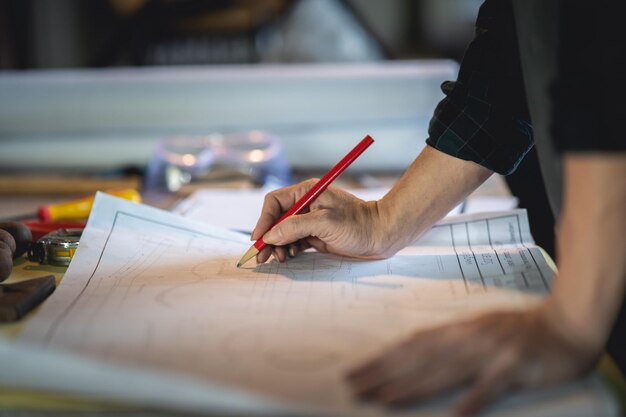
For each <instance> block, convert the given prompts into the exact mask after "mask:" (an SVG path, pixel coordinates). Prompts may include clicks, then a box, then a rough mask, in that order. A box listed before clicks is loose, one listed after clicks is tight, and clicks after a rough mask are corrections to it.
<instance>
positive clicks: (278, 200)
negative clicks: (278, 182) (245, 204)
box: [251, 179, 317, 240]
mask: <svg viewBox="0 0 626 417" xmlns="http://www.w3.org/2000/svg"><path fill="white" fill-rule="evenodd" d="M316 182H317V179H310V180H307V181H304V182H301V183H299V184H296V185H292V186H289V187H285V188H281V189H278V190H275V191H272V192H271V193H268V194H267V195H266V196H265V200H264V201H263V208H262V209H261V215H260V216H259V220H258V221H257V224H256V226H255V227H254V230H253V231H252V236H251V239H252V240H258V239H259V238H260V237H261V236H263V235H264V234H265V232H267V231H268V230H269V229H270V227H272V225H274V223H276V220H278V219H279V218H280V216H282V215H283V213H285V212H286V211H287V210H289V209H290V208H291V207H292V206H293V205H294V204H295V203H296V201H298V200H299V199H300V197H302V196H303V195H304V194H305V193H306V192H307V191H309V190H310V189H311V187H312V186H313V185H314V184H315V183H316Z"/></svg>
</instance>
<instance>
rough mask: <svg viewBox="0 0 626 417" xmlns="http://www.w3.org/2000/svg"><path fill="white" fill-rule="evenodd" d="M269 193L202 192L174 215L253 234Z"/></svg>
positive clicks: (364, 195) (375, 195)
mask: <svg viewBox="0 0 626 417" xmlns="http://www.w3.org/2000/svg"><path fill="white" fill-rule="evenodd" d="M270 191H271V190H270V189H255V190H229V189H225V190H218V189H208V188H207V189H202V190H198V191H196V192H195V193H193V194H192V195H190V196H189V197H188V198H186V199H185V200H183V201H182V202H181V203H180V204H178V205H177V206H176V208H175V209H174V212H175V213H178V214H180V215H182V216H184V217H187V218H188V219H193V220H197V221H200V222H203V223H207V224H212V225H215V226H219V227H223V228H225V229H230V230H239V231H243V232H247V233H250V232H251V231H252V230H253V229H254V226H256V222H257V220H258V219H259V214H261V209H262V208H263V199H264V198H265V195H266V194H267V193H268V192H270ZM347 191H349V192H351V193H352V194H354V195H355V196H357V197H358V198H360V199H362V200H365V201H371V200H378V199H380V198H382V197H383V196H384V195H385V194H386V193H387V192H388V191H389V189H388V188H364V189H353V190H347ZM461 206H462V205H458V206H457V207H455V208H454V209H453V210H452V211H451V212H450V214H459V213H460V211H461Z"/></svg>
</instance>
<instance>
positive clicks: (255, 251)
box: [237, 245, 259, 268]
mask: <svg viewBox="0 0 626 417" xmlns="http://www.w3.org/2000/svg"><path fill="white" fill-rule="evenodd" d="M258 253H259V250H258V249H257V248H255V247H254V245H252V246H250V249H248V251H247V252H246V253H245V254H244V255H243V256H242V257H241V259H240V260H239V262H237V268H239V267H242V266H243V265H244V264H245V263H246V262H248V261H249V260H250V259H252V258H254V257H255V256H256V255H257V254H258Z"/></svg>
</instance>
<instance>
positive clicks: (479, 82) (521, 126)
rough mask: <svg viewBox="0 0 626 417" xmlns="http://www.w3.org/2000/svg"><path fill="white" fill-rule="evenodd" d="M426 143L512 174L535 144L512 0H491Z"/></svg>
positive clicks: (446, 85) (480, 16)
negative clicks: (510, 0)
mask: <svg viewBox="0 0 626 417" xmlns="http://www.w3.org/2000/svg"><path fill="white" fill-rule="evenodd" d="M442 91H443V92H444V94H445V95H446V97H445V98H444V99H443V100H442V101H441V102H440V103H439V104H438V105H437V108H436V109H435V112H434V115H433V117H432V119H431V121H430V125H429V128H428V135H429V137H428V139H427V140H426V143H428V144H429V145H430V146H432V147H434V148H436V149H438V150H440V151H442V152H445V153H447V154H449V155H452V156H454V157H457V158H460V159H464V160H467V161H472V162H476V163H478V164H480V165H482V166H484V167H486V168H488V169H490V170H492V171H495V172H497V173H500V174H503V175H507V174H510V173H512V172H513V171H515V169H516V168H517V166H518V164H519V163H520V161H521V160H522V158H523V157H524V155H526V153H527V152H528V151H529V150H530V149H531V148H532V146H533V143H534V142H533V130H532V126H531V123H530V116H529V113H528V107H527V104H526V95H525V92H524V81H523V78H522V72H521V66H520V60H519V53H518V47H517V38H516V34H515V22H514V19H513V14H512V10H511V5H510V2H509V1H508V0H487V1H486V2H485V3H484V4H483V5H482V6H481V8H480V12H479V14H478V19H477V21H476V34H475V37H474V40H473V41H472V42H471V44H470V45H469V47H468V49H467V51H466V52H465V56H464V57H463V61H462V63H461V68H460V71H459V75H458V78H457V80H456V81H454V82H453V81H447V82H445V83H443V84H442Z"/></svg>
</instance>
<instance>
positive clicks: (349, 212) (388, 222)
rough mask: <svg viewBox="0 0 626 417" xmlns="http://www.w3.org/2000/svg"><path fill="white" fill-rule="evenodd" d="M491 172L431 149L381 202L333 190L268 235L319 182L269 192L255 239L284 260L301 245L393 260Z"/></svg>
mask: <svg viewBox="0 0 626 417" xmlns="http://www.w3.org/2000/svg"><path fill="white" fill-rule="evenodd" d="M491 173H492V172H491V171H490V170H488V169H487V168H484V167H482V166H480V165H477V164H475V163H473V162H468V161H463V160H461V159H457V158H454V157H452V156H449V155H447V154H445V153H442V152H440V151H438V150H436V149H434V148H431V147H430V146H426V148H424V150H423V151H422V153H421V154H420V155H419V156H418V157H417V158H416V159H415V161H413V163H412V164H411V166H410V167H409V168H408V169H407V171H406V172H405V173H404V175H403V176H402V178H401V179H400V180H399V181H398V182H397V183H396V184H395V185H394V187H393V188H392V190H391V191H390V192H389V193H388V194H387V195H385V197H383V198H382V199H381V200H380V201H371V202H364V201H362V200H359V199H357V198H356V197H354V196H352V195H350V194H348V193H346V192H343V191H341V190H338V189H336V188H333V187H329V188H328V189H327V190H326V191H325V192H324V193H322V195H320V197H319V198H318V199H317V200H316V201H315V202H314V203H313V204H312V205H311V206H310V211H309V212H308V213H304V214H301V215H297V216H292V217H290V218H288V219H285V220H284V221H283V222H281V223H280V224H279V225H277V226H276V227H274V228H273V229H272V230H271V231H269V232H268V229H269V227H271V225H272V224H273V223H274V222H275V221H276V219H277V218H278V217H280V216H281V215H282V214H283V213H284V212H285V211H287V210H288V209H289V208H290V207H291V206H292V205H293V204H294V203H295V202H296V201H297V200H298V199H299V198H300V197H301V196H302V195H303V194H304V193H306V192H307V191H308V189H309V188H310V187H311V186H312V185H313V184H314V183H315V181H306V182H304V183H301V184H297V185H295V186H292V187H287V188H283V189H280V190H277V191H274V192H272V193H269V194H268V195H267V196H266V198H265V203H264V205H263V210H262V213H261V216H260V218H259V221H258V223H257V226H256V227H255V229H254V231H253V233H252V240H256V239H258V238H260V237H261V236H263V239H264V240H265V242H267V243H269V244H271V245H275V246H276V248H274V249H275V253H276V256H277V257H278V259H279V260H281V261H284V260H285V258H286V256H287V249H285V248H284V246H285V245H289V244H294V243H295V242H299V243H298V245H296V246H291V249H290V250H289V251H290V252H291V254H292V255H294V254H295V252H296V250H297V249H295V248H296V247H298V248H300V249H301V248H302V247H304V246H313V247H315V248H316V249H317V250H319V251H323V252H331V253H336V254H339V255H347V256H354V257H361V258H381V257H386V256H391V255H393V254H394V253H395V252H397V251H398V250H400V249H401V248H403V247H404V246H405V245H406V244H408V243H410V242H412V241H413V240H415V239H416V238H417V237H418V236H419V235H420V234H422V233H423V232H424V231H426V230H428V228H430V226H432V225H433V224H434V223H435V222H436V221H437V220H439V219H441V218H442V217H444V216H445V215H446V214H447V213H448V212H449V211H450V210H451V209H452V208H453V207H455V206H456V205H457V204H458V203H459V202H461V201H462V200H463V199H464V198H465V197H466V196H467V195H468V194H469V193H471V192H472V191H473V190H474V189H475V188H476V187H478V186H479V185H480V184H481V183H482V182H484V181H485V180H486V179H487V178H489V176H490V175H491ZM266 232H267V233H266ZM281 246H282V247H281ZM271 250H272V248H269V247H268V248H266V249H265V250H264V251H262V252H261V253H259V255H258V257H257V260H258V261H259V262H265V261H266V260H267V259H268V258H269V256H270V254H271Z"/></svg>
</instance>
